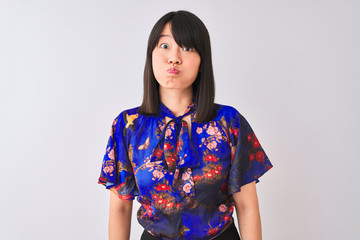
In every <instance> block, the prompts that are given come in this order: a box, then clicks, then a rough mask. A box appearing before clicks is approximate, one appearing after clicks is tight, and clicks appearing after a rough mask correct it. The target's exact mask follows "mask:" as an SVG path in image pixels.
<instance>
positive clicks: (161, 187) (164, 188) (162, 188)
mask: <svg viewBox="0 0 360 240" xmlns="http://www.w3.org/2000/svg"><path fill="white" fill-rule="evenodd" d="M169 189H170V187H169V186H168V185H166V184H160V185H158V186H157V187H156V191H169Z"/></svg>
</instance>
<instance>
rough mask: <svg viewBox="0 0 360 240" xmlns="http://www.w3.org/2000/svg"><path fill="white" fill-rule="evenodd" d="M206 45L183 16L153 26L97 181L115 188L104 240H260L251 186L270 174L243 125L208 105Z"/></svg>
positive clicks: (198, 24)
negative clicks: (138, 101) (135, 91)
mask: <svg viewBox="0 0 360 240" xmlns="http://www.w3.org/2000/svg"><path fill="white" fill-rule="evenodd" d="M214 85H215V84H214V76H213V68H212V61H211V48H210V38H209V34H208V31H207V29H206V27H205V25H204V24H203V23H202V21H201V20H200V19H199V18H198V17H196V16H195V15H194V14H192V13H190V12H187V11H178V12H170V13H168V14H166V15H164V16H163V17H162V18H161V19H160V20H159V21H158V22H157V23H156V24H155V26H154V27H153V29H152V31H151V33H150V37H149V41H148V48H147V56H146V64H145V71H144V96H143V102H142V105H141V106H139V107H135V108H132V109H128V110H125V111H123V112H121V113H120V114H119V115H118V116H117V117H116V118H115V120H114V121H113V124H112V128H111V134H110V138H109V141H108V144H107V149H106V153H105V156H104V160H103V164H102V169H101V175H100V178H99V183H100V184H103V185H105V186H106V188H107V189H110V190H111V193H110V217H109V239H110V240H115V239H116V240H120V239H129V238H130V223H131V215H132V201H133V200H134V198H135V197H136V196H137V200H138V201H139V202H140V204H141V207H140V208H139V210H138V212H137V219H138V222H139V223H140V224H141V226H143V227H144V232H143V234H142V236H141V239H142V240H146V239H221V240H236V239H240V237H239V233H238V231H237V229H236V227H235V225H234V219H233V217H232V214H233V211H234V208H235V210H236V213H237V216H238V223H239V226H238V227H239V230H240V234H241V237H242V239H244V240H250V239H252V240H255V239H256V240H259V239H261V222H260V214H259V206H258V199H257V193H256V187H255V183H257V182H259V180H258V178H259V177H260V176H262V175H263V174H264V173H265V172H267V171H268V170H269V169H270V168H272V164H271V162H270V161H269V159H268V157H267V155H266V154H265V152H264V150H263V148H262V147H261V145H260V143H259V141H258V139H257V137H256V135H255V133H254V132H253V130H252V128H251V127H250V125H249V123H248V122H247V120H246V119H245V118H244V117H243V116H242V115H241V114H240V113H239V112H238V111H237V110H236V109H235V108H234V107H231V106H226V105H221V104H216V103H214V96H215V89H214Z"/></svg>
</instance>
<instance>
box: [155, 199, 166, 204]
mask: <svg viewBox="0 0 360 240" xmlns="http://www.w3.org/2000/svg"><path fill="white" fill-rule="evenodd" d="M156 204H160V205H164V204H166V199H163V198H160V199H158V200H156Z"/></svg>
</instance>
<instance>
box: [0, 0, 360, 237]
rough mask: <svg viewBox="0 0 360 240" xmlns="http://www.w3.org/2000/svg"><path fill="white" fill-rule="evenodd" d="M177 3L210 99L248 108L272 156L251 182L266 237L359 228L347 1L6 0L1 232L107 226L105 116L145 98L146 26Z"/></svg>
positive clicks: (355, 5)
mask: <svg viewBox="0 0 360 240" xmlns="http://www.w3.org/2000/svg"><path fill="white" fill-rule="evenodd" d="M180 9H184V10H189V11H192V12H193V13H195V14H196V15H198V16H199V17H200V18H201V19H202V20H203V21H204V23H205V24H206V26H207V27H208V30H209V32H210V36H211V40H212V48H213V60H214V69H215V77H216V89H217V91H216V102H217V103H221V104H227V105H232V106H234V107H236V108H237V109H238V110H239V111H240V112H241V113H242V114H243V115H244V116H245V117H246V118H247V120H248V121H249V122H250V124H251V126H252V127H253V129H254V131H255V133H256V134H257V136H258V138H259V140H260V143H261V144H262V146H263V147H264V149H265V151H266V153H267V154H268V156H269V158H270V160H271V161H272V163H273V165H274V168H273V169H272V170H270V171H269V172H268V173H266V174H265V175H264V176H263V177H262V178H261V179H260V183H258V184H257V189H258V195H259V201H260V210H261V217H262V228H263V239H265V240H268V239H270V240H279V239H281V240H288V239H293V240H297V239H299V240H300V239H301V240H303V239H326V240H330V239H360V232H359V230H358V227H359V226H360V221H359V214H360V211H359V210H360V208H359V202H360V199H359V189H360V188H359V186H358V184H357V183H358V182H359V180H358V177H357V173H358V172H359V170H360V169H359V167H360V164H359V160H360V159H359V154H358V153H357V151H358V150H359V148H358V143H359V140H358V136H359V133H360V131H359V125H358V123H359V122H360V119H359V118H360V111H359V103H360V98H359V94H358V93H359V90H360V89H359V88H360V87H359V86H360V85H359V80H360V78H359V77H360V74H359V56H360V47H359V42H360V33H359V31H360V18H359V16H360V13H359V9H360V4H359V2H358V1H350V0H341V1H340V0H338V1H333V0H328V1H320V0H303V1H285V0H283V1H281V0H269V1H260V0H258V1H227V0H223V1H209V0H207V1H188V0H186V1H185V0H183V1H172V0H167V1H119V0H118V1H114V0H107V1H95V0H87V1H85V0H71V1H55V0H52V1H45V0H43V1H41V0H33V1H25V0H23V1H19V0H11V1H10V0H8V1H7V0H5V1H4V0H1V1H0V79H1V85H0V115H1V117H0V121H1V124H0V131H1V132H0V148H1V151H0V160H1V174H0V181H1V185H0V186H1V189H0V194H1V197H0V239H7V240H13V239H38V240H45V239H53V240H57V239H59V240H60V239H107V221H108V209H109V194H110V192H109V191H108V190H105V188H104V187H103V186H102V185H98V184H97V179H98V177H99V174H100V169H101V162H102V157H103V154H104V152H105V147H106V143H107V139H108V136H109V133H110V127H111V123H112V120H113V119H114V118H115V117H116V116H117V114H119V113H120V112H121V111H122V110H124V109H128V108H132V107H135V106H139V105H140V104H141V100H142V74H143V68H144V63H145V50H146V43H147V38H148V35H149V33H150V30H151V28H152V26H153V25H154V23H155V22H156V20H158V19H159V18H160V17H161V16H162V15H164V14H165V13H167V12H169V11H173V10H180ZM135 202H136V201H135ZM138 207H139V204H138V203H137V202H136V204H134V210H133V220H132V235H131V239H134V240H136V239H140V235H141V232H142V227H141V226H140V225H139V224H138V223H137V220H136V211H137V209H138Z"/></svg>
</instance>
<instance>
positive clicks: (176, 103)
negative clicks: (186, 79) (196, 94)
mask: <svg viewBox="0 0 360 240" xmlns="http://www.w3.org/2000/svg"><path fill="white" fill-rule="evenodd" d="M159 92H160V101H161V102H162V103H163V104H164V105H165V106H166V107H167V108H168V109H169V110H170V111H171V112H172V113H173V114H174V115H175V116H176V117H178V116H180V115H182V114H184V112H185V110H186V108H187V107H188V106H189V104H190V102H191V100H192V97H193V92H192V87H190V88H188V89H184V90H178V89H163V88H160V89H159Z"/></svg>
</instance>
